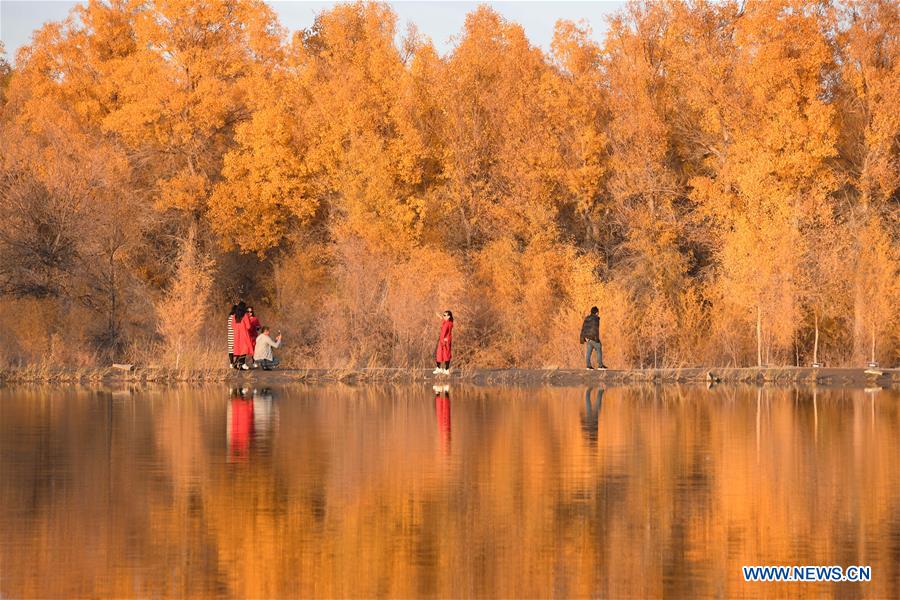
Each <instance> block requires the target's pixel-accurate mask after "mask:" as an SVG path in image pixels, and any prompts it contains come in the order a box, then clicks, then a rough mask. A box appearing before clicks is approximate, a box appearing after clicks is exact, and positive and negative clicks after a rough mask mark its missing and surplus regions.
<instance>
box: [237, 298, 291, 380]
mask: <svg viewBox="0 0 900 600" xmlns="http://www.w3.org/2000/svg"><path fill="white" fill-rule="evenodd" d="M280 347H281V332H278V334H277V335H276V336H275V338H274V339H273V338H272V335H271V328H270V327H269V326H268V325H263V324H261V323H260V322H259V318H257V316H256V315H255V314H254V311H253V307H252V306H247V304H246V303H245V302H244V301H243V300H241V301H240V302H238V303H237V304H233V305H232V306H231V312H229V313H228V363H229V365H230V366H231V368H232V369H242V370H245V371H247V370H250V369H255V368H261V369H263V370H264V371H271V370H272V368H273V367H276V366H278V359H277V358H275V354H274V353H273V352H272V350H274V349H276V348H280Z"/></svg>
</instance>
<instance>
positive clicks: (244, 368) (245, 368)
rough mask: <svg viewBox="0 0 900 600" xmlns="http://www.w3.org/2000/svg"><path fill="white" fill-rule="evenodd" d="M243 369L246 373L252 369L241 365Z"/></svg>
mask: <svg viewBox="0 0 900 600" xmlns="http://www.w3.org/2000/svg"><path fill="white" fill-rule="evenodd" d="M241 369H243V370H244V371H249V370H250V367H248V366H247V365H246V364H243V365H241Z"/></svg>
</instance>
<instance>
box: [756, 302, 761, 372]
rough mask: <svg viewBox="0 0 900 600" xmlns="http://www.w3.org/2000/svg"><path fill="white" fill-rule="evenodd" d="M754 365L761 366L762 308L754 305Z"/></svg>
mask: <svg viewBox="0 0 900 600" xmlns="http://www.w3.org/2000/svg"><path fill="white" fill-rule="evenodd" d="M756 366H757V367H761V366H762V308H761V307H760V306H759V305H757V306H756Z"/></svg>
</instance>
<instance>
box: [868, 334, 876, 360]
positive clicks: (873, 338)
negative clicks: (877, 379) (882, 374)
mask: <svg viewBox="0 0 900 600" xmlns="http://www.w3.org/2000/svg"><path fill="white" fill-rule="evenodd" d="M869 362H875V328H874V327H873V328H872V359H871V360H870V361H869Z"/></svg>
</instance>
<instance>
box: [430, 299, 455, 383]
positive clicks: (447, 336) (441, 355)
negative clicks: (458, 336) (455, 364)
mask: <svg viewBox="0 0 900 600" xmlns="http://www.w3.org/2000/svg"><path fill="white" fill-rule="evenodd" d="M441 318H442V319H443V321H442V322H441V334H440V336H439V337H438V343H437V349H436V350H435V352H434V362H435V363H436V366H435V369H434V371H433V373H434V374H435V375H449V374H450V358H451V346H452V344H453V313H452V312H450V311H449V310H445V311H444V314H443V315H441ZM442 363H443V365H444V366H443V367H441V364H442Z"/></svg>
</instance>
